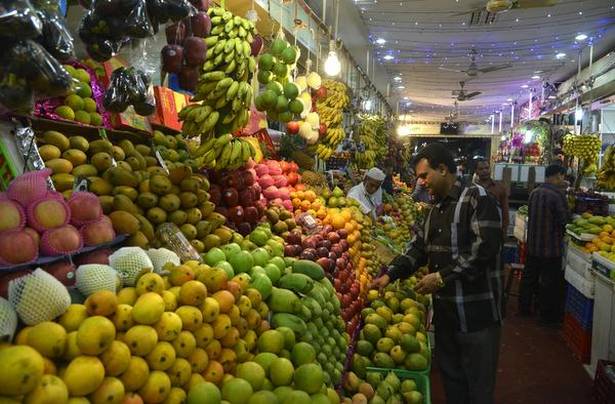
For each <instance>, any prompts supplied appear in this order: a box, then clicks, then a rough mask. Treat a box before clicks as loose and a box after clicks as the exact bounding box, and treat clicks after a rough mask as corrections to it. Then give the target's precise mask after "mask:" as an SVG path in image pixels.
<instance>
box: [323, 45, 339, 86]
mask: <svg viewBox="0 0 615 404" xmlns="http://www.w3.org/2000/svg"><path fill="white" fill-rule="evenodd" d="M341 70H342V64H341V63H340V59H339V58H338V57H337V52H336V51H335V41H334V40H331V41H330V42H329V56H327V60H325V73H327V75H328V76H331V77H334V76H337V75H338V74H340V71H341Z"/></svg>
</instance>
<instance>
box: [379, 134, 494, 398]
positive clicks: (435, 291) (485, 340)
mask: <svg viewBox="0 0 615 404" xmlns="http://www.w3.org/2000/svg"><path fill="white" fill-rule="evenodd" d="M414 165H415V169H416V174H417V177H418V181H419V182H420V183H421V185H423V186H424V187H426V188H427V189H428V190H429V193H430V194H431V195H432V197H433V198H434V205H432V207H431V208H430V210H429V211H428V213H427V214H426V215H425V222H424V223H423V225H422V226H417V227H418V231H417V233H416V234H415V237H414V238H413V240H412V241H411V243H410V245H409V247H408V249H407V251H406V252H405V253H404V254H402V255H400V256H399V257H397V258H395V259H394V260H393V262H392V264H391V266H390V267H389V269H388V271H387V274H385V275H383V276H382V277H380V278H378V279H376V280H375V281H374V286H375V287H382V286H384V285H386V284H388V283H389V282H390V281H393V280H396V279H398V278H407V277H409V276H411V275H412V274H413V273H414V272H416V270H418V269H419V268H420V267H422V266H424V265H428V266H429V272H430V273H429V274H428V275H425V276H424V277H423V278H422V279H421V280H420V281H419V283H418V284H417V285H416V288H415V289H416V292H418V293H422V294H432V296H433V302H434V311H435V317H434V323H435V334H436V347H437V351H436V359H437V362H438V365H439V367H440V371H441V374H442V378H443V382H444V388H445V391H446V396H447V402H448V403H449V404H453V403H455V404H457V403H459V404H468V403H470V404H492V403H493V402H494V399H493V392H494V387H495V375H496V369H497V362H498V355H499V348H500V334H501V321H502V314H501V311H502V307H501V298H502V273H501V265H500V251H501V247H502V230H501V226H502V224H501V223H502V222H501V216H500V210H499V209H498V207H497V204H496V202H495V200H494V198H493V197H492V196H491V195H490V194H489V193H488V192H487V191H486V190H485V189H484V188H483V187H481V186H479V185H475V184H471V183H469V184H465V183H463V182H462V180H461V179H460V178H459V177H457V176H456V175H455V174H456V168H455V163H454V160H453V158H452V156H451V155H450V153H449V151H448V150H447V148H446V147H445V146H444V145H442V144H441V143H432V144H430V145H428V146H426V147H425V148H424V149H423V150H421V151H420V152H419V154H418V155H417V156H416V158H415V164H414Z"/></svg>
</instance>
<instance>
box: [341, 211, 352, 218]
mask: <svg viewBox="0 0 615 404" xmlns="http://www.w3.org/2000/svg"><path fill="white" fill-rule="evenodd" d="M342 216H344V219H346V220H350V219H352V213H351V212H350V210H348V209H342Z"/></svg>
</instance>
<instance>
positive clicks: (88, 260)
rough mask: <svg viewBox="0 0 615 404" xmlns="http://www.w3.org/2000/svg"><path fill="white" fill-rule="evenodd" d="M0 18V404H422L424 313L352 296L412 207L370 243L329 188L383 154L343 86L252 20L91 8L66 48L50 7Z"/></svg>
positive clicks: (169, 8)
mask: <svg viewBox="0 0 615 404" xmlns="http://www.w3.org/2000/svg"><path fill="white" fill-rule="evenodd" d="M9 3H10V4H9V5H8V6H7V7H9V8H8V10H10V11H15V13H14V14H13V15H12V16H8V17H7V18H8V19H9V20H10V22H11V23H12V24H13V26H14V27H17V28H20V29H21V30H22V32H23V33H24V34H23V35H25V36H24V38H22V39H23V40H20V41H18V43H17V45H15V46H13V45H11V47H10V49H9V50H8V51H7V50H3V51H2V54H3V57H4V56H6V55H5V53H7V52H8V54H9V56H11V55H12V56H13V59H14V61H15V62H14V63H11V64H9V65H7V66H4V65H3V67H2V68H0V77H1V78H2V81H1V84H0V104H2V109H1V110H0V113H2V123H1V125H0V132H2V136H1V137H0V142H1V144H2V146H3V147H2V148H0V151H1V157H2V159H3V160H2V161H3V162H4V161H8V163H10V170H9V171H7V173H8V174H6V175H3V179H2V182H0V184H1V185H0V191H1V192H0V339H1V340H2V347H1V348H0V397H1V398H2V399H5V400H7V402H31V403H35V402H53V403H57V404H62V403H68V402H71V403H72V402H91V403H102V402H105V403H182V402H187V403H204V402H207V403H209V402H211V403H220V402H229V403H232V404H240V403H252V404H257V403H281V404H283V403H286V402H299V403H303V402H316V403H339V402H342V401H343V402H351V401H354V402H357V401H358V402H367V401H368V400H369V401H371V402H380V401H382V402H386V401H391V400H393V401H392V402H402V401H405V402H412V403H429V402H430V398H429V397H430V383H429V377H428V372H429V369H430V360H431V352H430V347H429V342H428V340H427V331H426V329H427V328H428V326H429V324H428V318H429V314H428V310H429V305H430V301H429V298H428V297H426V296H421V295H416V294H415V293H414V291H413V290H412V287H413V285H414V284H415V282H416V278H411V279H410V280H408V281H407V282H405V283H396V284H394V285H391V286H390V287H388V288H387V289H386V290H385V291H382V293H380V292H379V291H378V290H370V289H369V287H370V284H371V282H372V280H373V279H374V277H376V276H378V275H379V274H380V273H381V272H382V270H383V269H384V268H385V267H386V264H387V262H388V261H390V259H391V258H392V257H393V256H394V255H395V254H398V253H399V252H401V251H402V250H403V249H404V247H405V245H406V243H407V242H408V241H409V240H410V238H411V236H412V234H413V228H412V226H413V224H414V223H415V222H416V221H417V220H418V217H419V215H420V212H421V209H422V207H421V205H419V204H416V203H415V202H414V201H413V200H412V199H411V198H410V197H409V193H408V190H407V189H404V188H403V187H401V190H400V191H399V192H396V193H395V195H393V196H387V198H386V200H385V202H386V203H385V204H384V206H383V210H384V216H382V217H381V218H379V219H377V220H372V218H370V217H368V216H366V215H364V214H363V213H362V212H361V210H360V209H359V207H358V204H357V202H355V201H354V200H352V199H349V198H346V192H345V190H347V188H349V187H350V186H352V185H354V178H352V179H351V178H350V177H349V176H348V177H347V176H341V177H339V178H335V181H333V182H332V181H330V178H329V177H330V173H331V170H334V169H335V170H338V172H339V173H342V172H345V171H342V170H348V171H352V170H355V169H366V168H369V167H371V166H374V165H377V164H380V163H381V162H382V161H383V160H384V159H386V158H387V154H388V152H389V149H388V147H389V144H390V140H389V137H390V133H391V131H390V129H391V128H390V127H389V125H388V124H387V119H388V115H387V113H388V112H390V111H387V108H386V107H385V105H384V104H383V103H381V104H380V105H381V106H380V107H379V108H375V109H372V110H371V111H370V113H369V114H367V113H366V114H358V113H357V111H356V105H357V104H358V103H359V100H360V96H359V94H357V93H355V92H356V85H355V86H353V84H352V83H351V80H350V76H351V74H350V73H351V72H350V69H349V73H348V74H347V77H346V78H344V77H341V78H328V79H323V78H321V76H320V74H319V72H318V71H317V69H318V66H319V60H318V58H319V57H320V56H319V55H315V54H314V53H315V50H314V49H315V46H316V45H315V44H314V43H310V42H309V41H307V42H306V40H305V39H304V40H303V41H298V37H297V36H298V35H299V33H298V32H295V31H293V30H292V29H288V27H280V28H279V29H276V30H273V29H271V27H267V26H265V25H263V20H268V21H274V20H273V19H272V17H271V16H270V15H266V12H265V10H264V9H261V8H258V12H259V13H261V14H262V15H261V17H262V19H261V21H257V19H255V18H252V17H250V15H251V14H250V13H248V17H250V18H243V17H241V16H240V14H239V11H236V10H239V9H240V8H241V7H239V6H236V5H234V6H235V7H234V8H231V7H226V5H225V4H224V2H223V3H222V4H219V5H215V4H213V3H212V4H209V2H207V1H200V0H199V1H197V0H190V1H188V0H180V1H158V2H150V1H141V0H139V1H135V2H131V3H130V4H128V3H127V4H125V5H124V4H123V5H122V6H121V7H119V6H117V5H116V4H115V2H113V1H107V0H100V1H98V0H97V1H94V2H91V4H90V3H87V4H86V2H84V3H83V5H81V4H80V5H71V6H70V7H69V15H70V12H71V10H72V12H74V11H75V10H76V8H77V9H79V10H78V11H79V13H78V15H79V17H78V19H79V24H78V28H77V31H76V32H71V31H70V30H69V29H68V28H67V25H68V24H66V21H65V19H64V15H63V14H62V13H61V12H59V10H58V9H56V8H54V7H53V4H52V3H53V2H46V1H34V2H32V3H30V2H28V1H21V0H20V1H12V2H9ZM47 6H49V7H51V8H49V9H48V8H46V7H47ZM4 11H6V10H4V9H2V10H0V17H4V15H5V14H3V13H4ZM250 11H253V12H256V11H257V9H255V6H254V5H252V10H250ZM296 13H297V11H296ZM243 14H244V13H243V12H242V13H241V15H243ZM125 15H130V16H131V18H128V19H125V18H122V17H123V16H125ZM297 15H299V14H297ZM309 16H312V17H313V15H312V14H309ZM312 17H310V18H312ZM40 24H42V28H41V26H40ZM3 26H4V25H3ZM265 29H266V30H265ZM41 30H43V31H44V32H46V33H47V31H48V30H49V32H50V35H49V37H47V36H46V35H42V32H43V31H41ZM159 31H160V34H157V33H158V32H159ZM265 32H266V35H267V37H266V40H265V36H264V35H265V34H264V33H265ZM318 32H319V34H320V32H321V31H318ZM11 35H12V34H10V33H8V32H5V31H3V30H2V29H0V36H3V37H4V36H11ZM269 35H270V36H271V38H269ZM327 35H330V34H329V33H327ZM152 36H154V38H156V36H159V37H161V38H163V39H164V42H165V44H163V45H161V48H160V49H154V51H155V52H154V53H158V52H160V61H156V62H155V68H153V69H152V66H151V65H150V64H148V63H149V62H148V55H147V54H148V52H149V51H150V50H149V49H147V48H148V47H149V46H152V44H155V43H158V42H156V41H155V40H153V39H152V41H151V42H150V41H149V38H151V37H152ZM313 36H314V37H316V34H314V35H313ZM54 38H55V39H58V38H59V39H58V40H57V41H56V40H55V39H54ZM313 40H314V41H315V39H313ZM76 41H81V42H82V43H83V45H84V46H83V48H84V49H83V53H79V52H81V50H79V51H76V50H75V49H76V48H75V46H74V43H75V42H76ZM11 43H12V42H11ZM127 43H132V44H133V46H132V47H134V48H135V49H137V48H138V49H141V50H146V51H145V52H144V54H143V55H142V60H141V58H140V57H135V56H134V55H133V54H131V52H132V51H131V50H129V49H128V48H130V47H129V46H127V45H126V44H127ZM156 46H158V45H156ZM312 58H314V59H315V62H316V63H315V65H316V70H312V68H311V66H312V60H311V59H312ZM3 60H5V59H4V58H3ZM24 66H29V70H28V72H25V73H21V72H20V71H19V70H20V69H22V68H24ZM34 70H36V71H34ZM357 71H358V72H359V74H360V75H363V78H364V79H369V77H367V76H366V75H364V74H363V73H362V72H360V71H359V70H357ZM156 76H160V78H161V80H160V81H158V80H157V77H156ZM154 84H156V85H154ZM17 90H19V91H17ZM17 93H19V95H20V96H19V97H16V95H18V94H17ZM351 112H352V113H351ZM355 117H356V118H357V119H356V120H355V119H354V118H355ZM269 125H271V126H273V127H276V128H280V129H281V130H282V131H283V132H280V133H282V135H281V138H280V137H276V138H274V139H272V137H270V136H269V132H268V130H267V129H268V128H267V127H268V126H269ZM353 126H356V127H357V130H356V132H353ZM395 150H396V151H395V153H400V151H399V150H401V149H399V150H398V149H395ZM406 152H407V151H406ZM406 154H407V153H406ZM406 157H407V156H406ZM2 172H4V171H2ZM398 188H399V187H398ZM384 252H386V254H384ZM417 276H420V274H419V275H417ZM357 369H358V370H357ZM358 377H360V378H361V380H360V381H359V382H357V381H358ZM379 400H380V401H379ZM395 400H397V401H395ZM0 401H1V400H0Z"/></svg>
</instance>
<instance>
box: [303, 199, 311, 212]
mask: <svg viewBox="0 0 615 404" xmlns="http://www.w3.org/2000/svg"><path fill="white" fill-rule="evenodd" d="M311 206H312V203H311V202H310V201H308V200H306V199H304V200H303V201H301V209H302V210H303V211H306V210H308V209H309V208H310V207H311Z"/></svg>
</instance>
